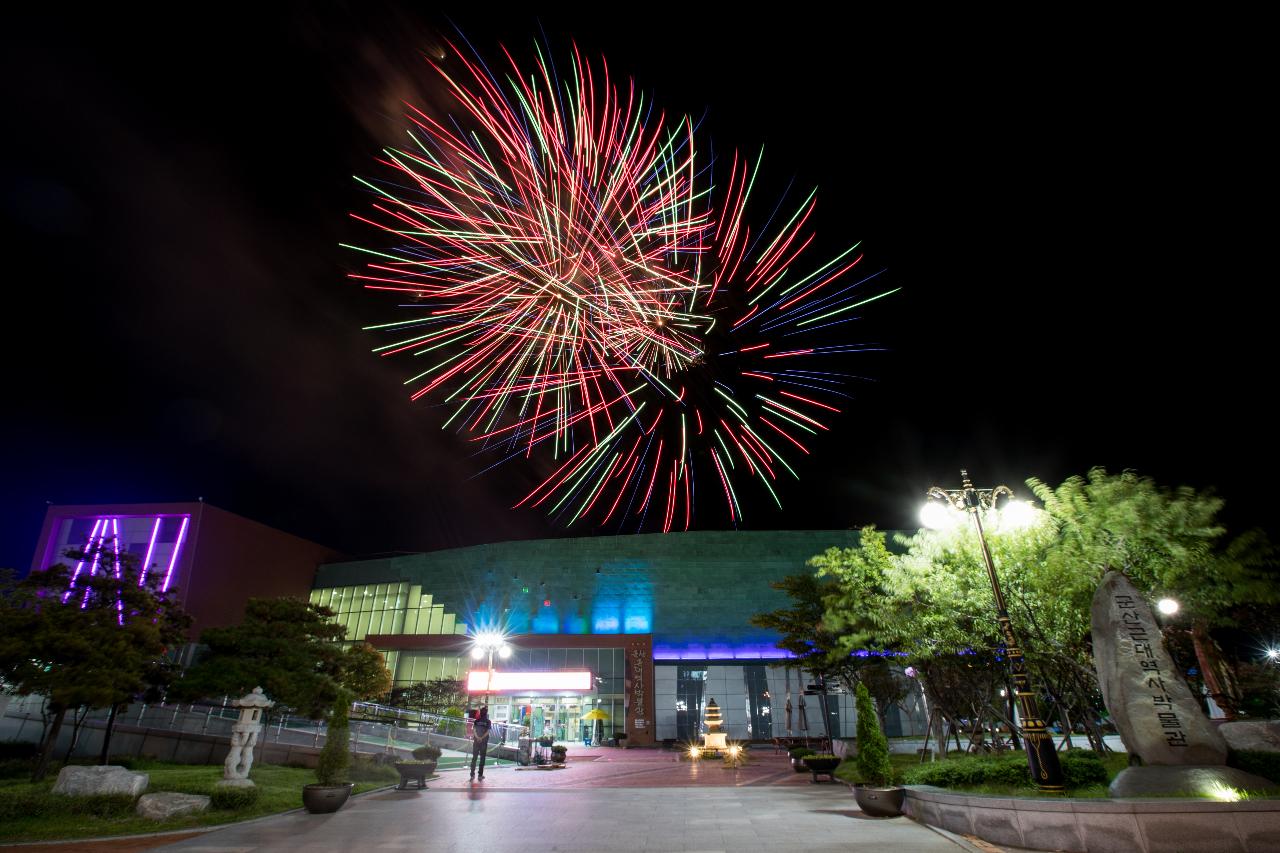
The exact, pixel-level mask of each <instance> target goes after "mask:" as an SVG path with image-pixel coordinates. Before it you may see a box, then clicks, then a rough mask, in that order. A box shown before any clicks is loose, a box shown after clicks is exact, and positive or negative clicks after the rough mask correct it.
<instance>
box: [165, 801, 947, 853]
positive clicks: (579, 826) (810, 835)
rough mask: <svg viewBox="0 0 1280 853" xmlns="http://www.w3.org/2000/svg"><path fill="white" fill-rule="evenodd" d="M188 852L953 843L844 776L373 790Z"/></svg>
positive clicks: (912, 849)
mask: <svg viewBox="0 0 1280 853" xmlns="http://www.w3.org/2000/svg"><path fill="white" fill-rule="evenodd" d="M156 849H159V850H165V851H187V853H251V851H295V850H296V851H313V853H326V851H335V853H337V851H342V853H347V851H353V850H360V851H380V850H388V851H392V850H406V851H409V850H412V851H421V853H544V851H545V853H551V851H557V853H607V851H632V850H635V851H672V853H675V851H726V853H728V851H733V853H779V851H786V850H805V851H807V853H826V851H831V852H832V853H834V852H835V851H840V853H851V851H868V853H870V851H899V853H935V851H936V853H958V851H960V850H962V848H961V847H959V846H958V845H956V844H955V843H953V842H951V841H949V840H947V839H946V838H944V837H943V836H941V835H939V834H937V833H935V832H933V831H932V830H930V829H927V828H926V827H923V826H920V825H919V824H916V823H913V822H912V821H911V820H909V819H907V818H905V817H899V818H868V817H866V816H864V815H863V814H862V812H861V811H859V810H858V808H857V806H856V805H855V804H854V802H853V798H852V796H851V795H850V793H849V790H848V789H847V788H846V787H844V786H843V785H841V786H835V785H831V786H814V787H813V788H811V789H803V788H795V787H788V788H709V787H708V788H698V789H683V790H682V789H678V788H657V789H655V788H633V789H627V790H622V789H616V788H613V789H610V788H601V789H596V790H576V789H564V790H558V791H557V790H537V791H528V792H515V791H488V790H486V789H485V788H483V787H482V786H479V785H477V786H476V788H474V789H472V790H469V791H457V790H438V791H437V790H432V791H424V792H422V793H416V792H385V793H380V794H371V795H369V796H367V797H361V798H359V799H357V800H354V801H352V802H350V803H348V804H347V805H346V806H345V807H344V808H343V809H342V810H341V811H340V812H337V813H336V814H332V815H309V814H289V815H285V816H283V817H278V818H273V819H270V820H266V821H261V822H255V823H253V824H250V825H246V826H241V827H233V828H230V829H225V830H221V831H218V832H211V833H207V834H205V835H201V836H199V837H196V838H190V839H188V840H186V841H181V842H178V843H177V844H171V845H168V846H165V847H160V848H156Z"/></svg>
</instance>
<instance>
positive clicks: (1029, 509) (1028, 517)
mask: <svg viewBox="0 0 1280 853" xmlns="http://www.w3.org/2000/svg"><path fill="white" fill-rule="evenodd" d="M1039 517H1040V513H1039V510H1037V509H1036V508H1035V507H1033V506H1032V505H1031V504H1029V503H1027V502H1026V501H1009V502H1008V503H1006V504H1005V505H1004V506H1003V507H1001V508H1000V528H1001V529H1002V530H1025V529H1026V528H1028V527H1032V526H1034V525H1035V523H1036V522H1037V521H1039Z"/></svg>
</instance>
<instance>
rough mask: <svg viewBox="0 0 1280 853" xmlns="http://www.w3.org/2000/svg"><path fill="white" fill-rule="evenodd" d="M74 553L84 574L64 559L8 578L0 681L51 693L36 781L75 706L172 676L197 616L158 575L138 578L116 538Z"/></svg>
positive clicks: (111, 702)
mask: <svg viewBox="0 0 1280 853" xmlns="http://www.w3.org/2000/svg"><path fill="white" fill-rule="evenodd" d="M66 556H67V557H68V558H70V559H72V560H75V561H77V562H78V563H79V564H81V566H82V571H81V572H80V573H79V574H78V575H74V573H73V572H72V570H71V569H69V568H68V567H67V566H66V565H65V564H61V563H59V564H57V565H54V566H51V567H49V568H48V569H46V570H44V571H36V572H32V573H31V574H30V575H29V576H28V577H27V578H25V579H23V580H21V581H17V582H14V581H13V580H12V578H10V579H7V580H6V581H5V582H4V583H3V585H2V587H0V680H3V681H4V682H5V683H6V684H7V685H8V686H9V687H10V688H11V689H13V690H15V691H18V692H21V693H30V694H36V695H43V696H45V697H46V699H47V702H48V706H49V708H50V710H51V711H52V712H53V715H54V716H53V723H52V725H51V726H50V729H49V731H48V733H47V734H46V736H45V739H44V743H43V744H42V747H41V752H40V758H39V760H38V762H37V764H36V769H35V773H34V776H33V779H35V780H36V781H38V780H40V779H42V778H43V777H44V775H45V773H46V772H47V771H48V767H49V760H50V757H51V756H52V754H53V749H54V746H55V744H56V743H57V739H58V735H59V733H60V731H61V729H62V723H63V720H64V719H65V718H66V715H67V712H68V711H69V710H72V709H75V708H78V707H82V706H86V707H90V708H104V707H113V706H115V705H118V704H120V703H123V702H128V701H129V700H130V699H132V698H133V697H135V696H137V695H139V694H140V693H143V692H144V691H146V690H147V689H148V687H149V686H150V685H153V684H154V683H155V681H156V680H157V679H160V678H164V677H165V673H167V672H168V670H169V667H168V665H167V663H166V655H167V654H168V653H169V651H170V650H171V649H174V648H176V647H177V646H178V645H180V644H181V643H182V642H183V641H184V640H185V638H186V630H187V628H188V627H189V625H190V618H189V617H188V616H187V615H186V614H185V613H183V612H182V609H181V608H180V607H179V606H178V604H177V603H176V601H175V600H174V599H173V592H174V591H173V590H169V591H168V592H164V591H161V590H160V589H159V588H158V586H157V578H156V576H155V575H148V576H147V577H146V578H145V579H142V578H140V569H139V566H138V560H137V559H136V558H135V557H133V556H132V555H130V554H128V553H120V554H116V553H115V548H114V543H112V542H106V543H103V544H100V545H98V546H95V547H94V548H92V549H90V550H88V551H76V550H71V551H68V552H67V553H66ZM73 575H74V577H73ZM108 737H109V732H108ZM108 744H109V740H108Z"/></svg>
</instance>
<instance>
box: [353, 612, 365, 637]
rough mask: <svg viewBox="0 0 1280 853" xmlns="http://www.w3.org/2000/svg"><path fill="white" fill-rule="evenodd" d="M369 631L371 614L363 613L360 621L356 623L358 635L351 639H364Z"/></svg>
mask: <svg viewBox="0 0 1280 853" xmlns="http://www.w3.org/2000/svg"><path fill="white" fill-rule="evenodd" d="M367 633H369V614H368V613H361V614H360V621H359V622H357V623H356V635H355V636H354V637H352V638H351V639H353V640H363V639H364V636H365V634H367Z"/></svg>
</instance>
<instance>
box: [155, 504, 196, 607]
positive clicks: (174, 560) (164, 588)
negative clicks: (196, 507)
mask: <svg viewBox="0 0 1280 853" xmlns="http://www.w3.org/2000/svg"><path fill="white" fill-rule="evenodd" d="M190 521H191V516H189V515H186V516H183V518H182V527H180V528H178V541H177V542H175V543H173V554H172V556H170V557H169V570H168V571H167V572H165V573H164V584H162V585H161V587H160V591H161V592H168V591H169V581H170V580H172V579H173V568H174V566H176V565H178V553H179V552H180V551H181V550H182V542H183V540H184V539H186V538H187V524H188V523H190Z"/></svg>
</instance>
